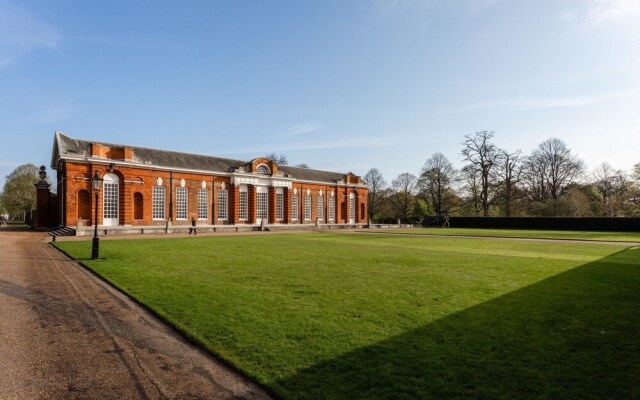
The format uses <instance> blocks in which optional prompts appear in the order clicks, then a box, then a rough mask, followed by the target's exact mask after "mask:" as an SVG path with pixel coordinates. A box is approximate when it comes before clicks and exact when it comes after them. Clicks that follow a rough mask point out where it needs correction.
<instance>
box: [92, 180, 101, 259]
mask: <svg viewBox="0 0 640 400" xmlns="http://www.w3.org/2000/svg"><path fill="white" fill-rule="evenodd" d="M102 181H103V179H102V178H100V174H99V173H98V171H96V173H95V175H93V178H91V187H92V188H93V191H94V192H95V193H96V213H95V217H94V218H93V245H92V247H91V259H92V260H95V259H97V258H98V252H99V249H100V239H98V194H99V193H100V187H101V186H102Z"/></svg>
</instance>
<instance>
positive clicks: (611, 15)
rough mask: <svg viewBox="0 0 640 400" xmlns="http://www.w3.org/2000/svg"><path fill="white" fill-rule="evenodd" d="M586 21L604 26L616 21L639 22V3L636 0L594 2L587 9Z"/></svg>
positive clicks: (597, 0)
mask: <svg viewBox="0 0 640 400" xmlns="http://www.w3.org/2000/svg"><path fill="white" fill-rule="evenodd" d="M586 16H587V21H588V22H591V23H593V24H605V23H608V22H612V21H618V20H633V21H635V22H640V1H638V0H594V1H592V2H591V4H590V5H589V7H588V9H587V15H586Z"/></svg>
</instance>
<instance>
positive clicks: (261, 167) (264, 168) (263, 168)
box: [256, 164, 271, 175]
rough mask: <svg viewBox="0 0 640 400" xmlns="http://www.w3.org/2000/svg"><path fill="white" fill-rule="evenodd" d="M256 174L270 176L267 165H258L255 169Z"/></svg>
mask: <svg viewBox="0 0 640 400" xmlns="http://www.w3.org/2000/svg"><path fill="white" fill-rule="evenodd" d="M256 173H258V174H263V175H271V168H269V166H268V165H267V164H260V165H258V166H257V167H256Z"/></svg>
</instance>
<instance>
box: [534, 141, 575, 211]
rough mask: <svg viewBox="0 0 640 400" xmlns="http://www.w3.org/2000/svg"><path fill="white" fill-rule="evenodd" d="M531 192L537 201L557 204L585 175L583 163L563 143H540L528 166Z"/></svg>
mask: <svg viewBox="0 0 640 400" xmlns="http://www.w3.org/2000/svg"><path fill="white" fill-rule="evenodd" d="M525 166H526V173H525V174H526V177H527V181H528V183H529V185H530V187H529V189H530V190H531V192H532V193H533V196H534V198H537V199H538V200H539V201H546V200H547V199H548V198H551V199H553V200H557V199H558V198H559V197H560V196H562V195H563V194H565V193H566V191H567V190H568V188H569V187H570V185H571V184H573V183H575V182H576V181H577V180H578V178H579V177H580V176H581V175H582V172H583V170H584V163H583V162H582V160H580V159H579V158H578V156H576V155H575V154H572V153H571V150H570V149H569V148H568V147H567V145H566V144H565V143H564V142H563V141H562V140H560V139H557V138H551V139H548V140H545V141H544V142H542V143H540V144H539V145H538V147H537V148H536V149H535V150H534V151H533V153H531V155H530V156H529V157H527V160H526V162H525Z"/></svg>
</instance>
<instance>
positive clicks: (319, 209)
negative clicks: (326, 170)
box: [316, 196, 324, 219]
mask: <svg viewBox="0 0 640 400" xmlns="http://www.w3.org/2000/svg"><path fill="white" fill-rule="evenodd" d="M316 208H317V210H316V213H317V216H318V219H322V216H323V215H324V214H323V212H322V209H323V208H324V201H322V196H318V198H317V199H316Z"/></svg>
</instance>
